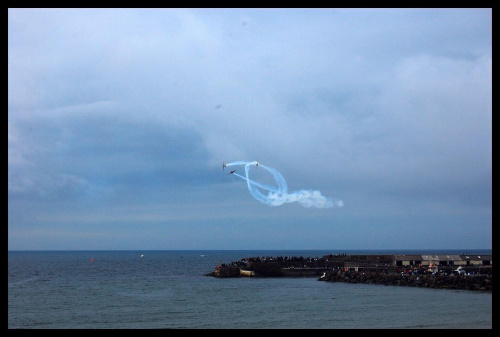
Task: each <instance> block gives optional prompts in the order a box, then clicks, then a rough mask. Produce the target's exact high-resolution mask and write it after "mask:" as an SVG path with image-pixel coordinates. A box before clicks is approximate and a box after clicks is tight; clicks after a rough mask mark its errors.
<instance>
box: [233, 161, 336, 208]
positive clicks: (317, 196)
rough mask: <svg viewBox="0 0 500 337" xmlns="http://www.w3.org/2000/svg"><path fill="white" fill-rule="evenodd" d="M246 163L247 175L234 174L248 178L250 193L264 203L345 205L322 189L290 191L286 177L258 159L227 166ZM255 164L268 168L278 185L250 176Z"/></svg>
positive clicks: (319, 205)
mask: <svg viewBox="0 0 500 337" xmlns="http://www.w3.org/2000/svg"><path fill="white" fill-rule="evenodd" d="M237 165H244V166H245V176H242V175H240V174H238V173H236V172H234V173H233V174H234V175H235V176H237V177H239V178H241V179H243V180H246V182H247V186H248V190H249V191H250V194H251V195H252V196H253V197H254V198H255V199H257V200H258V201H260V202H262V203H263V204H266V205H269V206H281V205H283V204H284V203H291V202H298V203H299V204H301V205H302V206H304V207H316V208H331V207H334V206H336V207H343V206H344V202H343V201H342V200H337V201H335V202H332V200H331V199H330V198H326V197H324V196H323V195H321V192H320V191H313V190H300V191H296V192H292V193H288V187H287V185H286V181H285V178H283V176H282V175H281V173H279V172H278V171H277V170H275V169H273V168H272V167H268V166H265V165H262V164H258V163H257V162H256V161H252V162H248V161H241V160H240V161H235V162H232V163H229V164H226V167H227V166H237ZM253 165H256V166H257V165H258V167H261V168H263V169H264V170H267V171H268V172H269V173H271V174H272V175H273V177H274V180H275V181H276V184H277V186H269V185H264V184H261V183H259V182H256V181H254V180H252V179H250V178H249V177H248V171H249V168H250V167H251V166H253ZM259 189H261V190H265V191H268V194H267V195H265V194H263V193H262V192H261V191H260V190H259Z"/></svg>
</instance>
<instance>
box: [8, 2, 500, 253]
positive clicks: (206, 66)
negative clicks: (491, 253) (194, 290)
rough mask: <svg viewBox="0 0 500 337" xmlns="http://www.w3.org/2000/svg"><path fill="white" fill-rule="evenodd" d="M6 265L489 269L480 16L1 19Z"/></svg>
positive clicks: (106, 14)
mask: <svg viewBox="0 0 500 337" xmlns="http://www.w3.org/2000/svg"><path fill="white" fill-rule="evenodd" d="M256 160H258V161H259V163H260V165H261V166H259V167H255V166H253V165H252V166H250V167H249V178H250V179H252V181H254V182H259V183H260V184H263V185H266V186H279V182H278V181H277V180H276V177H275V176H273V175H272V172H271V171H270V170H266V167H268V168H272V169H275V170H276V172H279V174H280V175H281V176H282V177H283V178H284V180H285V182H286V185H287V187H288V193H289V194H290V195H293V193H295V192H297V191H299V192H300V191H307V193H316V196H318V195H319V196H320V198H323V199H326V200H327V202H326V204H323V205H327V206H331V207H315V205H312V206H311V205H310V204H307V203H306V204H303V203H301V202H286V203H281V204H279V205H276V206H269V205H267V204H264V203H263V202H261V201H259V200H257V199H256V198H255V197H254V196H253V195H252V194H251V193H250V190H249V186H248V185H247V183H246V182H245V181H244V180H243V179H241V178H240V177H238V176H236V175H227V173H228V169H229V168H230V169H231V170H232V169H236V170H237V172H236V173H239V174H241V175H242V176H245V168H244V166H241V165H240V166H234V167H227V168H226V170H224V171H223V170H222V163H223V161H225V162H226V163H231V162H234V161H247V162H252V161H256ZM273 172H274V171H273ZM250 187H251V188H257V187H258V185H255V184H250ZM282 192H283V191H282ZM260 193H261V194H262V195H264V196H265V197H266V198H267V193H268V191H266V190H261V192H260ZM292 199H293V198H292ZM291 201H293V200H291ZM307 206H309V207H307ZM340 206H342V207H340ZM8 245H9V247H8V248H9V249H11V250H17V249H41V250H49V249H50V250H51V249H90V250H93V249H203V250H205V249H332V250H339V249H405V248H411V249H441V248H447V249H448V248H457V249H462V248H464V249H467V248H469V249H473V248H485V249H489V248H491V247H492V10H491V9H400V10H392V9H366V10H365V9H352V10H350V9H9V11H8Z"/></svg>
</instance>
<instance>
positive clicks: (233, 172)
mask: <svg viewBox="0 0 500 337" xmlns="http://www.w3.org/2000/svg"><path fill="white" fill-rule="evenodd" d="M234 172H236V170H232V171H231V172H229V173H228V174H227V175H230V174H233V173H234Z"/></svg>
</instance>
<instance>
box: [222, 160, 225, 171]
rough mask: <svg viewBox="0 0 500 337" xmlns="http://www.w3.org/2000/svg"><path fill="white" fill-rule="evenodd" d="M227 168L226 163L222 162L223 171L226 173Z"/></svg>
mask: <svg viewBox="0 0 500 337" xmlns="http://www.w3.org/2000/svg"><path fill="white" fill-rule="evenodd" d="M225 168H226V162H224V161H223V162H222V171H224V169H225Z"/></svg>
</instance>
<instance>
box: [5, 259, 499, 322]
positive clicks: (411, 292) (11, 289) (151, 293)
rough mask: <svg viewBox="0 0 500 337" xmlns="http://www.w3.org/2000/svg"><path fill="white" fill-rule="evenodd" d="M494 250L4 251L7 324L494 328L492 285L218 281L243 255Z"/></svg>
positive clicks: (255, 279) (312, 279) (310, 279)
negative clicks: (219, 272)
mask: <svg viewBox="0 0 500 337" xmlns="http://www.w3.org/2000/svg"><path fill="white" fill-rule="evenodd" d="M341 253H345V254H462V253H468V254H492V252H491V250H482V249H481V250H382V251H381V250H373V251H372V250H165V251H138V250H134V251H8V328H9V329H492V325H493V322H492V292H482V291H471V290H450V289H430V288H414V287H404V286H384V285H369V284H349V283H336V282H323V281H318V279H317V277H295V278H259V277H240V278H215V277H210V276H206V274H208V273H210V272H212V271H214V269H215V267H216V266H217V265H219V264H221V263H230V262H233V261H239V260H241V259H243V258H247V257H268V256H273V257H274V256H283V257H285V256H302V257H322V256H324V255H327V254H341Z"/></svg>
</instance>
